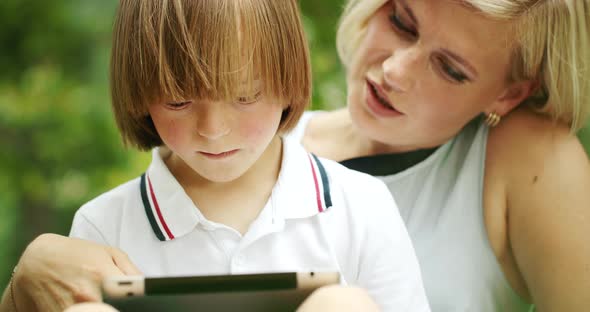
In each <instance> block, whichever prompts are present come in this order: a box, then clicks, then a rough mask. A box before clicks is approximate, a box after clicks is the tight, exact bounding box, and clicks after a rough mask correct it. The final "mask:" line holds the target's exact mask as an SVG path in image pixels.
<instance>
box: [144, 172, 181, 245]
mask: <svg viewBox="0 0 590 312" xmlns="http://www.w3.org/2000/svg"><path fill="white" fill-rule="evenodd" d="M139 187H140V189H141V200H142V202H143V208H144V209H145V214H146V216H147V218H148V220H149V221H150V225H151V226H152V230H153V231H154V234H156V237H157V238H158V239H159V240H160V241H168V240H173V239H174V234H172V232H171V231H170V227H169V226H168V224H167V223H166V220H165V219H164V216H163V215H162V210H161V209H160V204H159V203H158V199H157V198H156V194H155V193H154V188H153V186H152V181H150V178H149V176H148V175H147V173H144V174H142V175H141V181H140V186H139Z"/></svg>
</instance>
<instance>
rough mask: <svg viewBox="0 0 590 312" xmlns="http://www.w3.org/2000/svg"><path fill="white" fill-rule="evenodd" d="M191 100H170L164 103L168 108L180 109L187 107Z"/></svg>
mask: <svg viewBox="0 0 590 312" xmlns="http://www.w3.org/2000/svg"><path fill="white" fill-rule="evenodd" d="M190 103H192V101H183V102H170V103H166V106H167V107H168V108H170V109H174V110H180V109H183V108H185V107H187V106H188V105H189V104H190Z"/></svg>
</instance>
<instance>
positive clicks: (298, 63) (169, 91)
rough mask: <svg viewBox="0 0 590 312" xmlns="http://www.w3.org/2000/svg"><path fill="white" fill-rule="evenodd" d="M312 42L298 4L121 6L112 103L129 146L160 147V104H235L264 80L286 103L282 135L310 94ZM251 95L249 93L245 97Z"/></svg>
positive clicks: (189, 0)
mask: <svg viewBox="0 0 590 312" xmlns="http://www.w3.org/2000/svg"><path fill="white" fill-rule="evenodd" d="M309 64H310V62H309V51H308V47H307V41H306V38H305V35H304V32H303V26H302V24H301V19H300V16H299V8H298V5H297V1H296V0H277V1H274V0H273V1H266V0H240V1H237V0H121V1H120V2H119V8H118V11H117V15H116V18H115V24H114V30H113V47H112V52H111V97H112V105H113V110H114V113H115V119H116V121H117V125H118V127H119V130H120V132H121V135H122V137H123V141H124V143H126V144H131V145H134V146H136V147H138V148H140V149H142V150H146V149H150V148H152V147H155V146H159V145H161V144H162V140H161V138H160V137H159V135H158V133H157V131H156V129H155V127H154V124H153V122H152V120H151V118H150V116H149V113H148V107H149V105H150V104H152V103H154V102H155V101H158V100H167V101H182V100H187V99H197V100H198V99H209V100H223V101H235V99H236V98H237V97H240V96H244V95H250V94H251V93H250V92H252V91H254V90H252V88H251V87H252V86H253V81H255V80H260V81H261V83H262V88H263V90H262V91H263V94H264V95H265V96H266V97H267V98H269V99H272V100H277V101H281V103H287V105H288V106H287V107H285V110H284V111H283V116H282V119H281V124H280V127H279V131H287V130H289V129H291V128H293V127H294V126H295V124H296V123H297V121H298V120H299V118H300V116H301V114H302V113H303V111H304V110H305V108H306V107H307V105H308V103H309V100H310V96H311V70H310V65H309ZM241 92H247V94H243V93H242V94H240V93H241Z"/></svg>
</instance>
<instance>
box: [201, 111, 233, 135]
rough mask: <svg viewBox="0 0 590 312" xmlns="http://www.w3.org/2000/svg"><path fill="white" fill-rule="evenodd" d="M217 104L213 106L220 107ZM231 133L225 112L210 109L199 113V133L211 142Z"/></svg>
mask: <svg viewBox="0 0 590 312" xmlns="http://www.w3.org/2000/svg"><path fill="white" fill-rule="evenodd" d="M220 105H221V104H219V103H215V104H214V105H212V106H220ZM230 131H231V127H230V126H229V123H228V121H227V120H226V116H225V114H224V112H223V110H222V109H221V108H220V107H217V108H209V109H206V110H203V111H201V112H199V118H198V120H197V133H198V134H199V136H201V137H204V138H207V139H209V140H216V139H219V138H222V137H224V136H226V135H228V134H229V133H230Z"/></svg>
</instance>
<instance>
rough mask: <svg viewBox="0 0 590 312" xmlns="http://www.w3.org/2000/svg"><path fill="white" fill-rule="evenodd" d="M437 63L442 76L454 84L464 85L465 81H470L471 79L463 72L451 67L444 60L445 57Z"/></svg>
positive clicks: (439, 58)
mask: <svg viewBox="0 0 590 312" xmlns="http://www.w3.org/2000/svg"><path fill="white" fill-rule="evenodd" d="M437 63H438V67H439V68H440V71H441V72H442V74H443V75H444V76H445V77H446V78H447V79H449V80H451V81H452V82H455V83H464V82H465V81H468V80H469V78H468V77H467V76H466V75H465V74H463V72H461V70H459V69H457V68H456V67H454V66H453V65H451V64H450V63H449V61H448V60H446V59H444V58H443V57H438V58H437Z"/></svg>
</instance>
